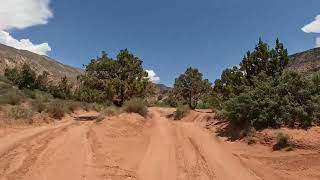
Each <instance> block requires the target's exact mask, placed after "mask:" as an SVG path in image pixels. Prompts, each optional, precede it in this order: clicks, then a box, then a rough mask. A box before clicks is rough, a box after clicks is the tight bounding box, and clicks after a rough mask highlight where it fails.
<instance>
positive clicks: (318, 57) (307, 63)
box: [287, 48, 320, 74]
mask: <svg viewBox="0 0 320 180" xmlns="http://www.w3.org/2000/svg"><path fill="white" fill-rule="evenodd" d="M287 69H288V70H292V71H298V72H301V73H308V74H311V73H313V72H316V71H319V70H320V48H314V49H310V50H307V51H304V52H300V53H297V54H293V55H291V56H290V61H289V64H288V67H287Z"/></svg>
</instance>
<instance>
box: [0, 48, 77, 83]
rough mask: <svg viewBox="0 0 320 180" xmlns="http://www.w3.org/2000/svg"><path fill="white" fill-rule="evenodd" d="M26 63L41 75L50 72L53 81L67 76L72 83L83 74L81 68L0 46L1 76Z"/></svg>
mask: <svg viewBox="0 0 320 180" xmlns="http://www.w3.org/2000/svg"><path fill="white" fill-rule="evenodd" d="M24 63H28V64H29V65H30V67H31V68H32V69H33V70H34V71H36V72H37V73H39V74H40V73H42V72H43V71H48V72H49V73H50V76H51V78H52V79H53V81H55V80H58V79H60V78H61V77H63V76H67V77H68V78H69V79H70V80H71V81H75V80H76V78H77V76H78V75H80V74H81V73H82V70H81V69H79V68H74V67H71V66H67V65H64V64H62V63H59V62H58V61H56V60H54V59H51V58H49V57H47V56H42V55H38V54H35V53H32V52H30V51H26V50H18V49H15V48H13V47H9V46H6V45H3V44H0V74H3V73H4V70H5V69H6V68H7V67H10V68H12V67H15V66H17V65H22V64H24Z"/></svg>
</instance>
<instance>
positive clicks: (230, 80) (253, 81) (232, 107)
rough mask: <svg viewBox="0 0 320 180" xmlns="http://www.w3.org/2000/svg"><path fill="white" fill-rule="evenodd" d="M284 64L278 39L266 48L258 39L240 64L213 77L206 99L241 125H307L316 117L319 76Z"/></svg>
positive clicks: (319, 96) (260, 127) (282, 52)
mask: <svg viewBox="0 0 320 180" xmlns="http://www.w3.org/2000/svg"><path fill="white" fill-rule="evenodd" d="M287 64H288V54H287V50H286V49H285V48H284V46H283V44H282V43H280V41H279V40H277V41H276V46H275V48H274V49H270V48H269V46H268V45H267V44H266V43H264V42H263V41H262V40H261V39H260V40H259V43H258V45H257V46H256V48H255V50H254V51H253V52H248V53H247V55H246V56H245V57H244V59H243V61H242V62H241V63H240V68H237V67H234V68H233V69H227V70H225V71H224V72H223V73H222V75H221V79H219V80H216V81H215V86H214V92H213V93H212V95H211V97H212V99H211V101H210V102H214V103H212V104H216V106H215V107H218V109H222V110H223V113H224V115H225V116H226V117H227V119H228V120H229V121H230V123H232V124H233V125H235V126H237V127H240V128H243V129H248V128H251V127H253V128H255V129H257V130H260V129H263V128H268V127H272V128H279V127H280V126H283V125H284V126H289V127H304V128H305V127H309V126H311V125H312V124H313V123H314V122H316V121H318V119H319V117H320V113H319V112H320V105H319V103H320V88H319V87H320V86H319V85H320V76H319V75H315V76H313V77H312V78H311V79H309V78H306V77H303V76H301V75H300V74H298V73H294V72H284V71H283V70H284V68H285V66H286V65H287ZM217 102H220V103H217ZM221 102H222V103H221Z"/></svg>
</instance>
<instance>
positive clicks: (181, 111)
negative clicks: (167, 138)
mask: <svg viewBox="0 0 320 180" xmlns="http://www.w3.org/2000/svg"><path fill="white" fill-rule="evenodd" d="M189 110H190V108H189V106H187V105H179V106H178V107H177V109H176V111H175V112H174V119H175V120H181V119H182V118H183V117H185V116H186V115H187V113H188V112H189Z"/></svg>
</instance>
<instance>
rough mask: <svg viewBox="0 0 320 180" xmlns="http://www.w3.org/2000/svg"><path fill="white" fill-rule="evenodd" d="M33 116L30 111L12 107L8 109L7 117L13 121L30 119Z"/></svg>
mask: <svg viewBox="0 0 320 180" xmlns="http://www.w3.org/2000/svg"><path fill="white" fill-rule="evenodd" d="M32 115H33V112H32V110H30V109H25V108H21V107H19V106H13V107H11V108H10V109H9V116H10V117H11V118H14V119H27V120H28V119H31V118H32Z"/></svg>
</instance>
